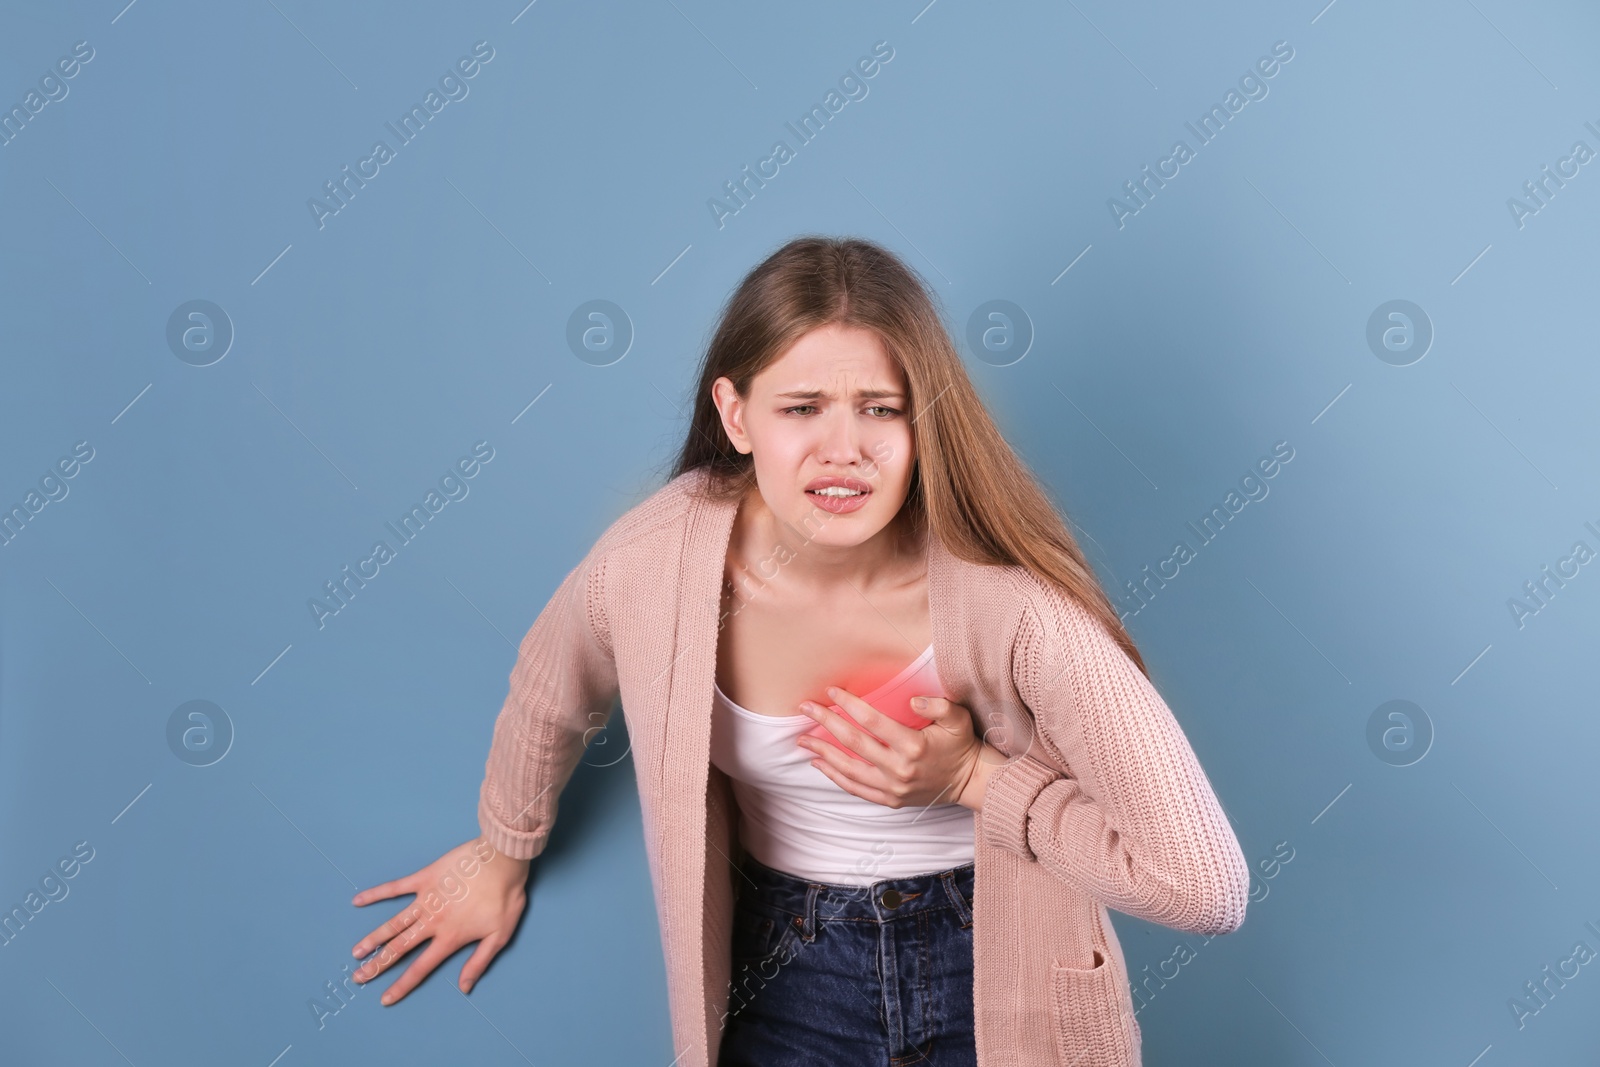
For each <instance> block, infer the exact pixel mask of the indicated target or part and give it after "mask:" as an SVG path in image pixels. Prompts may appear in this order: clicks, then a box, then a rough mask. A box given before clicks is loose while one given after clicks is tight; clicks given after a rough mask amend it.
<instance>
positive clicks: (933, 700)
mask: <svg viewBox="0 0 1600 1067" xmlns="http://www.w3.org/2000/svg"><path fill="white" fill-rule="evenodd" d="M919 700H921V701H923V706H922V707H920V708H919V707H918V706H917V701H919ZM911 710H912V712H914V713H915V714H917V715H921V716H922V717H923V718H924V719H930V720H932V721H933V722H935V723H938V724H939V725H940V726H943V727H944V728H945V729H947V730H950V731H952V732H954V733H962V732H963V730H962V720H963V718H964V719H965V720H966V721H967V722H968V723H971V722H972V713H971V712H970V711H968V710H967V708H966V706H965V705H963V704H957V703H956V702H955V701H953V700H950V699H948V698H946V697H940V696H934V695H933V694H932V693H928V694H925V695H923V696H919V697H912V698H911Z"/></svg>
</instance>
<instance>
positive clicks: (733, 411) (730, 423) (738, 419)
mask: <svg viewBox="0 0 1600 1067" xmlns="http://www.w3.org/2000/svg"><path fill="white" fill-rule="evenodd" d="M711 402H712V403H714V404H715V405H716V406H717V412H718V414H720V415H721V416H722V431H723V432H724V433H726V434H727V435H728V440H729V441H731V442H732V443H733V447H734V448H736V449H738V450H739V451H740V452H741V453H749V452H750V451H751V444H750V439H749V438H748V437H747V436H746V435H745V432H744V400H743V399H742V398H741V397H740V396H739V391H738V390H737V389H735V388H734V387H733V381H732V379H730V378H728V377H726V376H724V377H721V378H718V379H717V380H716V381H714V382H712V383H711Z"/></svg>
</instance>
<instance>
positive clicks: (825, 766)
mask: <svg viewBox="0 0 1600 1067" xmlns="http://www.w3.org/2000/svg"><path fill="white" fill-rule="evenodd" d="M811 765H812V766H813V767H815V768H817V770H819V771H821V772H822V773H823V774H825V775H827V776H828V777H829V778H831V779H832V780H833V783H834V784H835V785H837V786H838V787H839V788H840V789H843V790H844V791H845V792H846V793H852V794H854V795H855V796H858V797H860V798H861V799H862V800H870V801H872V802H873V803H874V804H882V805H883V806H884V807H886V808H892V807H894V806H895V800H894V798H893V797H892V796H890V795H889V794H888V793H885V792H884V791H883V790H881V789H876V788H874V787H872V786H870V785H864V784H862V783H861V782H858V781H856V780H855V779H854V778H848V777H846V776H845V775H844V774H843V773H842V772H841V771H840V770H839V769H838V768H837V767H835V766H834V765H833V764H831V763H828V762H826V761H821V760H812V761H811Z"/></svg>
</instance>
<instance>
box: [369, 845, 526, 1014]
mask: <svg viewBox="0 0 1600 1067" xmlns="http://www.w3.org/2000/svg"><path fill="white" fill-rule="evenodd" d="M528 867H529V861H528V860H518V859H512V858H511V857H510V856H507V855H505V854H504V853H501V852H497V851H496V850H495V848H494V846H492V845H490V844H489V842H488V841H486V840H484V839H483V838H481V837H480V838H478V839H477V840H476V841H468V842H466V843H465V844H462V845H457V846H456V847H455V848H453V849H451V850H450V851H449V852H446V853H445V854H444V855H443V856H440V857H439V858H438V859H436V860H434V861H433V862H432V863H430V864H428V866H426V867H424V868H422V869H421V870H419V871H416V872H414V873H412V874H408V875H406V876H405V877H403V878H397V879H395V880H394V881H392V882H385V883H384V884H383V885H380V886H374V887H373V888H371V889H364V890H362V891H361V892H359V893H357V894H356V895H355V898H354V899H353V900H352V901H351V903H352V904H355V905H357V906H361V905H365V904H371V903H373V902H375V901H379V900H387V899H389V898H390V897H397V896H401V895H403V894H406V893H415V894H416V897H417V898H416V900H415V901H413V902H412V904H411V906H410V907H408V908H406V909H405V910H404V911H402V912H400V914H398V915H396V916H395V917H394V918H392V919H390V920H389V921H388V922H386V923H384V924H383V925H382V926H380V927H378V928H377V929H376V930H373V931H372V932H371V933H369V934H368V935H367V936H366V937H363V938H362V939H361V940H360V941H358V942H356V945H355V947H354V948H353V949H352V950H351V952H352V954H353V955H354V956H356V957H357V958H358V959H359V958H360V957H362V956H365V955H366V954H367V953H369V952H371V951H372V950H373V949H376V948H378V947H379V946H382V948H383V951H381V952H379V953H378V954H377V955H376V956H374V957H372V959H370V960H367V961H366V962H365V963H363V964H362V965H361V966H360V967H359V968H358V969H357V970H356V971H355V972H354V973H353V974H352V977H353V978H355V980H356V981H357V982H360V983H363V984H365V983H366V982H369V981H371V980H372V979H373V978H376V977H377V976H378V975H379V974H381V973H383V972H384V971H386V970H388V969H389V967H391V966H392V965H393V964H395V963H396V962H398V961H399V960H400V959H401V958H402V957H404V956H405V955H406V953H408V952H410V951H411V949H412V948H414V947H415V946H416V945H419V944H421V943H422V942H423V941H428V940H430V939H431V943H430V944H429V945H428V947H427V948H426V949H425V950H423V952H422V954H421V955H420V956H418V957H417V958H416V959H415V960H413V961H412V962H411V966H410V967H407V968H406V972H405V973H404V974H402V975H401V976H400V977H399V979H398V980H397V981H395V982H394V984H392V985H391V986H389V988H388V989H386V990H384V992H383V997H382V998H381V1002H382V1003H384V1004H393V1003H394V1002H395V1001H397V1000H399V999H401V998H402V997H404V996H405V995H406V994H407V993H409V992H411V990H412V989H414V988H416V986H417V984H418V983H419V982H421V981H422V980H423V979H424V978H426V977H427V976H428V974H429V973H430V972H431V971H432V970H433V969H434V968H435V967H437V966H439V964H440V963H442V962H443V961H445V960H447V959H449V958H450V956H451V955H452V954H453V953H454V952H455V951H456V950H457V949H459V948H460V947H461V946H463V945H470V944H471V943H472V942H474V941H477V942H478V943H479V944H478V948H477V950H476V951H475V952H473V954H472V956H471V957H470V958H469V959H468V960H467V962H466V963H465V964H464V965H463V966H462V968H461V979H460V981H459V982H458V983H457V988H459V989H460V990H461V992H463V993H465V992H467V991H469V990H470V989H471V988H472V984H473V983H474V982H476V981H477V980H478V977H479V976H480V975H481V974H483V972H484V970H485V968H487V967H488V966H489V961H490V960H492V959H494V957H495V954H496V953H498V952H499V951H500V949H501V948H502V947H504V946H505V943H506V942H507V941H510V940H511V935H512V934H513V933H514V932H515V931H516V928H517V920H518V919H519V918H521V916H522V909H523V907H524V906H525V905H526V904H527V891H526V888H525V887H526V884H527V880H528Z"/></svg>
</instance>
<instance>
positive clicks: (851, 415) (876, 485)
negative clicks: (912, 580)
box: [713, 325, 916, 547]
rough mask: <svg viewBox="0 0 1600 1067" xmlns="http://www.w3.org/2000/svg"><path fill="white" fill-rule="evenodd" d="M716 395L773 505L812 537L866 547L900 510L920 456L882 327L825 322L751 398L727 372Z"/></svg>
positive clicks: (901, 378) (758, 381)
mask: <svg viewBox="0 0 1600 1067" xmlns="http://www.w3.org/2000/svg"><path fill="white" fill-rule="evenodd" d="M713 399H714V400H715V401H716V404H717V408H718V410H719V411H720V412H721V413H722V425H723V428H724V429H725V430H726V431H727V434H728V438H729V440H731V441H732V442H733V444H734V447H735V448H737V449H738V450H739V451H740V452H744V453H748V454H751V456H752V459H753V462H754V465H755V474H756V483H757V486H758V488H759V489H760V490H761V496H762V499H763V500H764V501H765V502H766V504H767V507H768V508H770V509H771V510H772V512H773V513H774V514H775V515H776V516H777V517H778V518H779V520H781V521H783V522H785V523H787V524H789V525H790V526H792V527H795V528H797V529H799V530H801V531H803V532H805V533H806V535H807V536H808V537H809V538H810V539H811V540H813V541H815V542H817V543H820V544H826V545H835V546H840V547H844V546H851V545H859V544H861V543H862V542H863V541H865V540H867V539H868V538H870V537H872V536H873V535H874V534H876V533H878V532H879V531H880V530H882V529H884V528H885V527H886V526H888V525H889V523H890V522H891V521H892V520H893V519H894V517H895V516H896V515H897V514H898V513H899V511H900V506H901V504H903V503H904V502H905V498H906V492H907V490H908V489H909V487H910V484H911V471H912V465H913V463H914V461H915V459H916V456H915V453H914V451H913V445H912V438H911V418H910V416H909V415H908V414H907V411H906V408H907V402H908V398H907V396H906V380H905V375H904V373H903V372H902V371H901V370H900V367H899V365H898V364H896V363H895V362H894V360H893V359H891V358H890V357H889V354H888V353H887V352H886V351H884V348H883V343H882V342H881V341H880V340H879V339H878V335H877V334H876V333H873V332H872V331H870V330H864V329H860V328H858V327H851V326H838V325H829V326H822V327H819V328H817V329H815V330H813V331H811V332H810V333H808V334H806V335H805V336H804V337H802V338H800V340H798V341H796V342H795V344H794V345H793V346H792V347H791V348H790V349H789V350H788V351H787V352H785V353H784V354H783V355H782V356H780V357H779V358H778V359H777V360H775V361H774V362H773V363H772V364H771V365H770V366H768V367H767V369H766V370H764V371H762V372H761V373H760V374H758V375H756V376H755V378H754V379H753V380H752V382H751V385H750V396H749V397H748V398H746V399H744V400H741V399H740V398H739V395H738V393H737V392H736V391H735V390H734V387H733V382H732V381H731V380H730V379H728V378H726V377H724V378H718V379H717V381H716V383H715V385H714V386H713ZM827 486H842V487H843V490H842V491H841V489H838V488H835V489H833V490H832V491H831V492H819V490H823V489H824V488H825V487H827ZM852 490H853V491H855V492H854V493H851V492H850V491H852ZM846 494H848V495H846Z"/></svg>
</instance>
